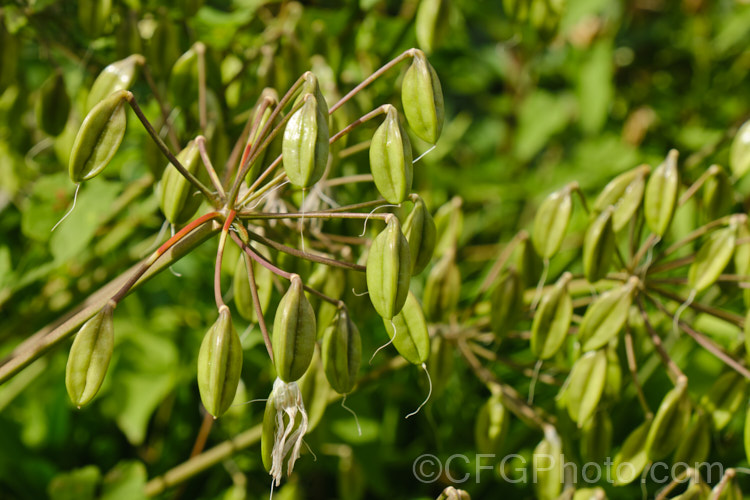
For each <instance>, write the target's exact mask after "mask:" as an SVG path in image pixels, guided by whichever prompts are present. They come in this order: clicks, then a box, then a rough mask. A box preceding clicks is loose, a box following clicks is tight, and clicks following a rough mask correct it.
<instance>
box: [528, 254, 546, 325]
mask: <svg viewBox="0 0 750 500" xmlns="http://www.w3.org/2000/svg"><path fill="white" fill-rule="evenodd" d="M547 273H549V259H544V270H542V276H541V277H540V278H539V283H537V284H536V291H535V292H534V301H533V302H532V303H531V311H532V312H534V311H536V308H537V306H538V305H539V301H540V300H542V290H544V282H545V281H547Z"/></svg>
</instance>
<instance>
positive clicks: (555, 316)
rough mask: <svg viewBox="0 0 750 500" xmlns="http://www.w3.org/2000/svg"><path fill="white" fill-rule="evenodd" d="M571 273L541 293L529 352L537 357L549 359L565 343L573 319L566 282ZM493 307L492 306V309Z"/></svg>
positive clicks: (532, 325) (565, 274)
mask: <svg viewBox="0 0 750 500" xmlns="http://www.w3.org/2000/svg"><path fill="white" fill-rule="evenodd" d="M572 277H573V275H571V274H570V273H564V274H563V275H562V276H561V277H560V279H559V280H557V283H555V286H554V287H553V288H552V290H550V291H549V292H547V293H545V294H544V295H542V299H541V301H540V302H539V307H538V308H537V310H536V314H534V321H533V322H532V324H531V352H532V353H534V356H536V357H537V358H539V359H549V358H551V357H552V356H554V355H555V354H557V351H559V350H560V348H561V347H562V346H563V344H564V343H565V339H566V338H567V336H568V330H569V329H570V322H571V320H572V319H573V301H572V299H571V298H570V293H569V292H568V283H569V282H570V280H571V278H572ZM494 309H495V307H493V311H494Z"/></svg>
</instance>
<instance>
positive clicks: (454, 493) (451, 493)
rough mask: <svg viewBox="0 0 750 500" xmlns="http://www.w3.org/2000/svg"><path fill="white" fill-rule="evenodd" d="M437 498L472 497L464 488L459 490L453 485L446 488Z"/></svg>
mask: <svg viewBox="0 0 750 500" xmlns="http://www.w3.org/2000/svg"><path fill="white" fill-rule="evenodd" d="M437 500H471V497H470V496H469V494H468V493H467V492H465V491H464V490H459V489H456V488H454V487H453V486H448V487H447V488H445V489H444V490H443V491H442V493H440V496H439V497H438V498H437Z"/></svg>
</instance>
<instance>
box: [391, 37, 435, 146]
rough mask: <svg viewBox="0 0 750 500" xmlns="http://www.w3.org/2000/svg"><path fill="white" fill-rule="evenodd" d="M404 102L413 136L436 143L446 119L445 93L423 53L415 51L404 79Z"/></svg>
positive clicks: (402, 90)
mask: <svg viewBox="0 0 750 500" xmlns="http://www.w3.org/2000/svg"><path fill="white" fill-rule="evenodd" d="M401 101H402V104H403V108H404V115H405V116H406V121H407V122H408V123H409V127H410V128H411V129H412V130H413V131H414V134H415V135H416V136H417V137H419V138H420V139H422V140H423V141H426V142H429V143H430V144H435V143H437V140H438V137H440V132H441V131H442V129H443V120H444V119H445V105H444V104H443V90H442V88H441V87H440V80H439V79H438V76H437V73H435V69H434V68H433V67H432V65H431V64H430V63H429V62H428V61H427V58H426V57H425V55H424V53H423V52H422V51H421V50H417V51H415V53H414V57H413V58H412V63H411V66H409V69H408V70H406V74H405V75H404V80H403V82H402V84H401Z"/></svg>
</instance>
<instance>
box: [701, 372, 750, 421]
mask: <svg viewBox="0 0 750 500" xmlns="http://www.w3.org/2000/svg"><path fill="white" fill-rule="evenodd" d="M746 388H747V381H746V380H745V377H743V376H742V375H740V374H739V373H737V372H736V371H734V370H730V371H727V372H725V373H723V374H722V375H721V376H720V377H719V378H717V379H716V380H715V381H714V383H713V384H712V385H711V388H710V389H709V390H708V392H706V393H705V394H704V395H703V397H702V398H701V406H702V407H703V408H704V409H705V410H706V411H707V412H708V414H709V415H710V416H711V421H712V423H713V428H714V429H715V430H716V431H721V430H722V429H723V428H724V427H726V426H727V424H728V423H729V421H730V420H731V419H732V417H733V416H734V415H735V413H737V410H738V409H739V408H740V406H741V405H742V403H743V402H745V401H746V400H747V398H746V396H745V389H746Z"/></svg>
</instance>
